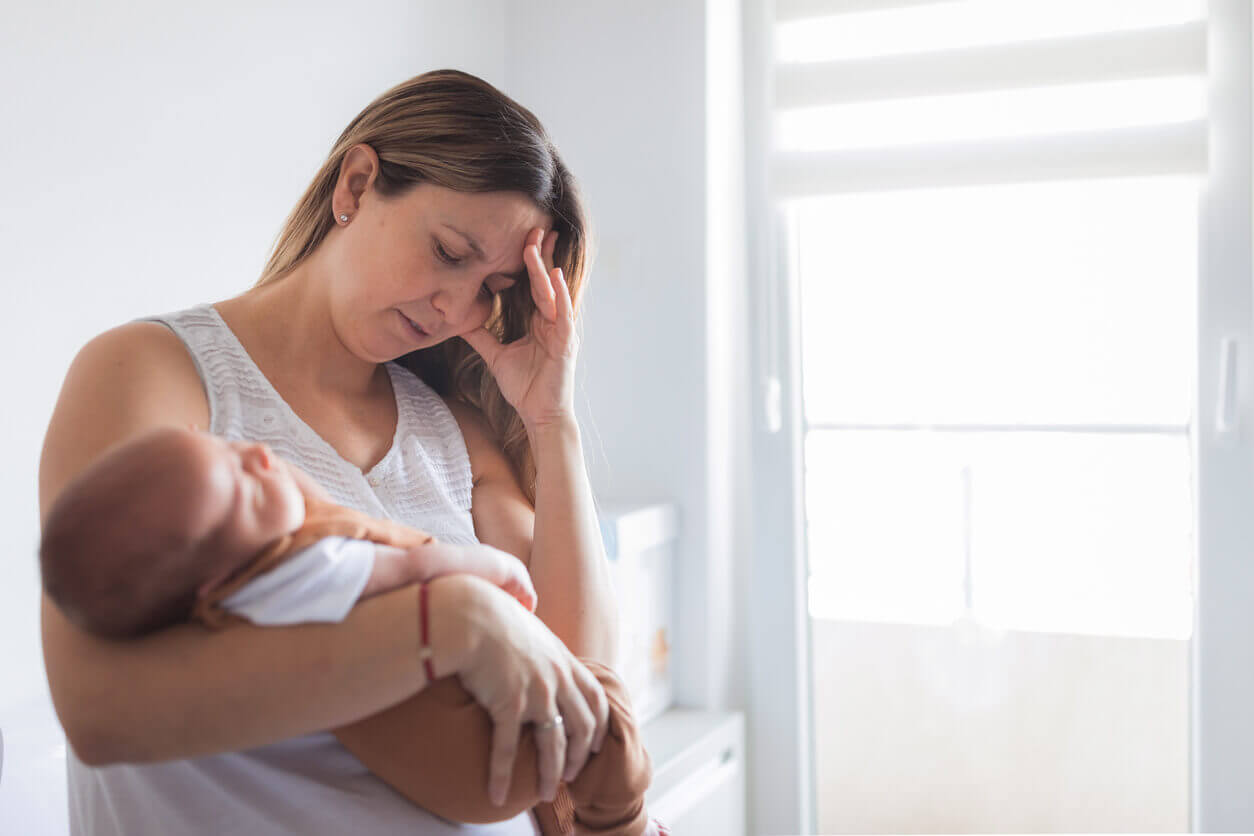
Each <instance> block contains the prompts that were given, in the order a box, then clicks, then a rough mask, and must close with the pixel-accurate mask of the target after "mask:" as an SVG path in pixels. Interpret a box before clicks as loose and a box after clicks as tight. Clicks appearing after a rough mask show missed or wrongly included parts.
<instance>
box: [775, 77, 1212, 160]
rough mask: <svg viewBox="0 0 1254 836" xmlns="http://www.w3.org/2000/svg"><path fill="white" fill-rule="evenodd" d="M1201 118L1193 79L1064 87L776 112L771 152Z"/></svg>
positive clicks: (1201, 93) (1200, 83)
mask: <svg viewBox="0 0 1254 836" xmlns="http://www.w3.org/2000/svg"><path fill="white" fill-rule="evenodd" d="M1205 113H1206V87H1205V81H1204V80H1203V79H1201V78H1197V77H1172V78H1154V79H1138V80H1135V81H1115V82H1102V83H1098V84H1070V85H1060V86H1056V87H1037V88H1031V89H1020V90H998V91H993V92H982V93H963V94H960V95H949V96H929V97H926V98H917V99H893V100H887V101H877V102H858V103H856V104H846V105H836V106H828V107H812V108H798V109H795V110H788V111H782V112H780V113H779V114H778V115H777V116H776V122H775V147H776V148H777V149H778V150H781V151H820V150H840V149H849V148H874V147H887V146H900V145H912V144H921V143H931V142H947V141H957V140H971V139H996V138H1007V137H1023V136H1034V135H1040V134H1058V133H1068V132H1074V131H1102V130H1111V129H1117V128H1127V127H1132V126H1137V125H1156V124H1164V123H1172V122H1185V121H1190V120H1195V119H1201V118H1203V117H1204V116H1205Z"/></svg>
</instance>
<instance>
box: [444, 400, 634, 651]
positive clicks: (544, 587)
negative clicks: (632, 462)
mask: <svg viewBox="0 0 1254 836" xmlns="http://www.w3.org/2000/svg"><path fill="white" fill-rule="evenodd" d="M449 408H450V409H451V410H452V412H453V415H454V416H456V418H457V422H458V424H459V425H460V427H461V430H462V435H463V436H464V437H465V439H466V448H467V452H468V453H469V454H470V464H471V472H472V478H473V481H474V489H473V493H472V499H471V516H472V518H473V519H474V524H475V533H476V535H477V536H478V537H479V540H480V541H481V542H484V543H487V544H488V545H491V546H495V547H497V548H499V549H501V550H503V551H507V552H509V553H510V554H513V555H515V556H517V557H518V558H519V559H520V560H522V561H523V562H524V563H526V564H527V568H528V569H529V570H530V572H531V580H532V584H533V585H534V586H535V589H536V596H537V600H538V603H537V606H536V616H537V617H538V618H540V620H541V621H543V622H544V623H545V625H546V626H548V628H549V629H550V630H552V631H553V633H554V634H555V635H556V636H557V637H558V638H560V639H561V640H562V641H563V642H565V644H566V646H567V648H569V649H570V651H571V653H572V654H574V655H575V656H578V657H581V658H588V659H594V660H596V661H598V662H600V663H602V664H604V665H607V666H610V667H613V666H614V665H615V664H616V658H615V656H616V654H617V646H618V636H617V625H618V613H617V608H616V605H615V601H614V595H613V589H612V586H611V582H610V576H609V564H608V562H607V559H606V556H605V547H604V545H603V543H602V541H601V531H600V526H599V524H598V522H597V516H596V508H595V506H594V505H593V501H592V488H591V486H590V485H589V483H588V476H587V471H586V469H585V467H584V459H583V447H582V445H581V444H580V439H579V427H578V424H576V423H575V421H574V419H573V418H572V419H570V420H569V421H560V422H554V423H551V424H544V425H538V426H535V427H530V426H529V427H528V435H529V440H530V441H531V450H532V454H533V455H534V456H535V460H536V469H537V477H536V507H535V509H534V510H533V509H532V507H531V504H530V503H529V502H528V501H527V498H526V496H525V495H524V494H523V491H522V488H521V487H520V486H519V484H518V480H517V479H516V478H515V476H514V472H513V469H512V468H511V467H510V465H509V461H508V460H507V459H506V458H505V454H504V453H503V452H502V451H501V448H500V447H499V446H498V445H497V443H496V441H495V440H494V439H493V437H492V433H491V430H490V429H489V427H488V425H487V422H486V421H484V419H483V417H482V416H481V415H480V414H479V413H478V412H477V411H476V410H474V409H473V408H471V407H468V406H466V405H464V404H461V403H458V402H455V401H450V402H449Z"/></svg>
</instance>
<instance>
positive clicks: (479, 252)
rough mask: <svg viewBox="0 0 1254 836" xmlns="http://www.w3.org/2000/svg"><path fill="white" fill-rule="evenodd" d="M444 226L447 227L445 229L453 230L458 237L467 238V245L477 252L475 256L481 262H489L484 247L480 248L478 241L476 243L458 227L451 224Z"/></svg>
mask: <svg viewBox="0 0 1254 836" xmlns="http://www.w3.org/2000/svg"><path fill="white" fill-rule="evenodd" d="M444 226H445V228H447V229H451V230H453V231H454V232H456V233H457V234H458V235H460V236H461V237H463V238H465V239H466V243H467V244H469V245H470V248H471V249H472V250H474V251H475V255H477V256H479V260H480V261H487V260H488V256H487V253H485V252H484V251H483V247H480V246H479V242H478V241H476V240H475V239H473V238H471V237H470V236H469V235H467V234H466V233H464V232H462V231H461V230H460V229H458V228H457V227H455V226H453V225H452V224H450V223H445V224H444Z"/></svg>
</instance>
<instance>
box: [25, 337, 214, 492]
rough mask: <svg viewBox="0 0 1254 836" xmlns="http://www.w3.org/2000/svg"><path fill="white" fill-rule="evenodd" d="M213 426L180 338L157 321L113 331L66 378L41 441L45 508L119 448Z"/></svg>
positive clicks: (82, 352) (90, 344)
mask: <svg viewBox="0 0 1254 836" xmlns="http://www.w3.org/2000/svg"><path fill="white" fill-rule="evenodd" d="M208 423H209V404H208V399H207V398H206V396H205V392H204V388H203V386H202V385H201V383H200V376H199V374H198V373H197V371H196V366H195V363H194V362H193V361H192V359H191V356H190V355H189V354H188V353H187V350H186V349H185V348H184V347H183V344H182V342H181V341H180V340H179V338H178V337H177V336H175V335H174V334H173V333H172V332H171V331H170V330H169V329H168V328H166V327H165V326H163V325H160V324H158V323H154V322H128V323H126V324H125V325H119V326H117V327H115V328H110V329H109V330H108V331H105V332H103V333H101V334H98V335H97V336H95V337H93V338H92V339H90V340H88V341H87V343H86V344H85V345H84V346H83V347H82V348H81V349H79V351H78V354H77V355H76V356H75V357H74V359H73V361H71V363H70V367H69V370H68V371H67V372H66V373H65V380H64V382H63V383H62V384H61V392H60V394H59V395H58V396H57V402H56V405H55V407H54V408H53V411H52V417H51V419H50V420H49V422H48V431H47V435H46V436H45V437H44V447H43V453H42V456H41V459H40V468H39V475H40V480H39V481H40V499H41V504H42V505H43V506H44V507H45V509H46V508H47V505H48V503H49V502H50V501H51V499H52V498H54V497H55V496H56V495H57V494H59V493H60V490H61V488H62V487H63V486H64V484H65V483H66V482H67V481H68V480H69V479H71V478H73V477H74V476H75V475H76V474H77V473H78V472H79V471H80V470H82V468H84V467H86V466H87V465H88V464H90V463H91V462H92V461H93V460H94V459H95V458H96V457H97V456H99V455H100V454H101V453H103V452H104V451H105V450H107V449H108V448H110V447H112V446H113V445H115V444H118V443H120V442H122V441H125V440H126V439H128V438H130V437H132V436H135V435H138V434H139V433H141V432H144V431H145V430H149V429H153V428H156V427H160V426H170V425H176V426H186V425H188V424H195V425H197V426H200V427H207V426H208Z"/></svg>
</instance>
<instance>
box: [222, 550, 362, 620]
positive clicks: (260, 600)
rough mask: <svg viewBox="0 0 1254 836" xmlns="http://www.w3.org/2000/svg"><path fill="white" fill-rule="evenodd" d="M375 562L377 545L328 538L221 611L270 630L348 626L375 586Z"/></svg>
mask: <svg viewBox="0 0 1254 836" xmlns="http://www.w3.org/2000/svg"><path fill="white" fill-rule="evenodd" d="M374 559H375V545H374V543H368V542H366V541H365V540H350V539H349V538H347V537H324V538H323V539H321V540H319V541H318V542H316V543H314V544H313V545H312V546H308V547H306V548H303V549H301V550H300V551H298V552H296V553H295V554H293V555H292V557H291V559H290V560H288V561H286V562H285V563H283V564H281V565H279V566H276V567H275V568H273V569H271V570H270V571H269V572H266V573H265V574H264V575H260V576H258V577H256V578H253V580H252V581H250V582H249V583H248V584H246V585H244V586H242V587H240V588H239V589H238V590H236V591H235V593H234V594H232V595H230V596H229V597H227V598H224V599H223V601H222V608H223V609H224V610H227V611H228V612H231V613H235V614H236V615H241V616H244V617H245V618H247V619H248V620H249V621H251V622H252V623H253V624H260V625H264V626H266V627H281V626H283V625H287V624H304V623H308V622H310V621H326V622H339V621H343V620H344V619H345V618H346V617H347V616H348V611H349V610H351V609H352V608H353V605H354V604H356V603H357V599H358V598H360V597H361V593H362V590H364V589H365V588H366V584H367V583H368V582H369V581H370V573H371V572H372V571H374Z"/></svg>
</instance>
